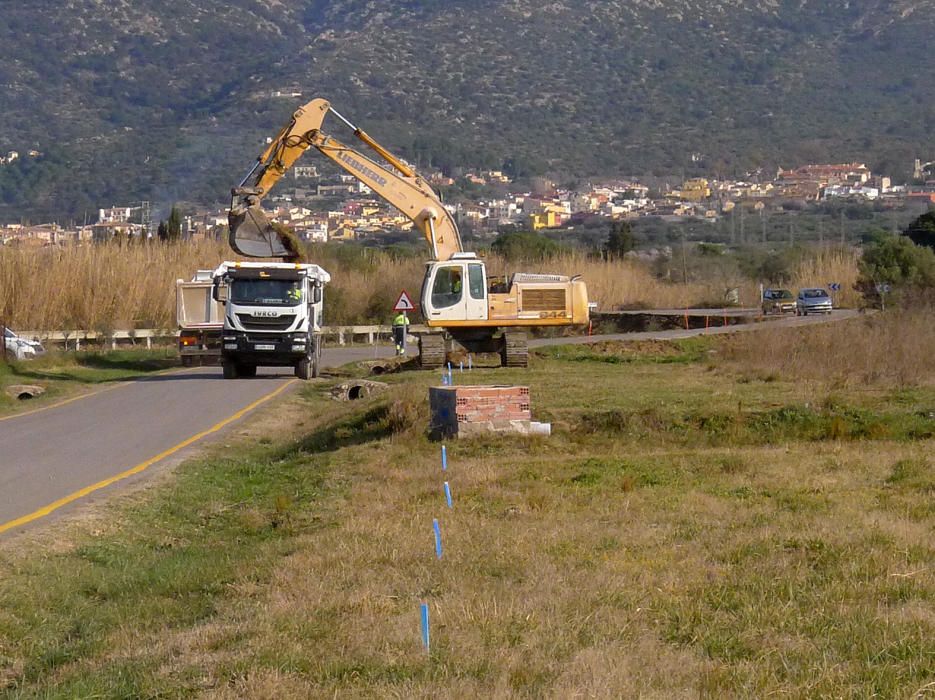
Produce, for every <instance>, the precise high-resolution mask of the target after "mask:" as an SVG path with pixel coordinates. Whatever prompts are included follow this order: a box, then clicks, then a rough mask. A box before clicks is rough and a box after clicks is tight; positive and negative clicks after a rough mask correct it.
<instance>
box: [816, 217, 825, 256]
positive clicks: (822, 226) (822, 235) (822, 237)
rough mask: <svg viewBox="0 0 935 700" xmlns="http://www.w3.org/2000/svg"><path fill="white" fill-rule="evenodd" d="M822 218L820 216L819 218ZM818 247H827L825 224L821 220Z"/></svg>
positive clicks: (819, 220) (819, 222) (819, 221)
mask: <svg viewBox="0 0 935 700" xmlns="http://www.w3.org/2000/svg"><path fill="white" fill-rule="evenodd" d="M820 216H821V215H820V214H819V217H820ZM818 245H819V246H821V247H822V248H824V246H825V224H824V222H823V221H822V220H821V218H819V219H818Z"/></svg>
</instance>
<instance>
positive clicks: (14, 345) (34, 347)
mask: <svg viewBox="0 0 935 700" xmlns="http://www.w3.org/2000/svg"><path fill="white" fill-rule="evenodd" d="M3 341H4V343H5V344H6V356H7V358H8V359H10V360H31V359H32V358H34V357H36V356H37V355H42V354H43V353H44V352H45V348H44V347H42V343H40V342H39V341H38V340H26V338H20V337H19V336H18V335H16V333H14V332H13V331H11V330H10V329H9V328H4V329H3Z"/></svg>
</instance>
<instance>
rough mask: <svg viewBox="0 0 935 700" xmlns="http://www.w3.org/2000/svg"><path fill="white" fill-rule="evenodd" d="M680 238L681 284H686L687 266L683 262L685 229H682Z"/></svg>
mask: <svg viewBox="0 0 935 700" xmlns="http://www.w3.org/2000/svg"><path fill="white" fill-rule="evenodd" d="M681 236H682V283H683V284H688V264H687V262H686V261H685V248H686V247H687V246H686V244H685V229H684V228H683V229H682V231H681Z"/></svg>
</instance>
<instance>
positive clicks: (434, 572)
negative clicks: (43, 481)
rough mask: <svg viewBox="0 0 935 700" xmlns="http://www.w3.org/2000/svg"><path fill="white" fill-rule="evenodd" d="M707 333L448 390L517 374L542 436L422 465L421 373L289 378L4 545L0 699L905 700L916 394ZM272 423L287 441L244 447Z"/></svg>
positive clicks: (924, 404) (920, 613) (912, 643)
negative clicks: (757, 355) (210, 443)
mask: <svg viewBox="0 0 935 700" xmlns="http://www.w3.org/2000/svg"><path fill="white" fill-rule="evenodd" d="M705 342H706V341H701V342H699V341H692V343H691V344H688V345H682V346H680V347H679V348H678V349H676V350H673V349H672V347H671V346H666V345H661V344H660V345H655V344H653V345H646V346H643V347H641V348H639V349H638V351H637V352H633V351H626V350H620V349H619V348H614V347H612V346H608V347H604V348H599V349H598V350H597V351H595V352H593V353H584V352H582V351H581V350H580V349H574V350H564V349H562V350H557V351H552V352H550V353H549V356H548V357H540V358H538V359H536V360H535V362H534V366H533V368H532V369H530V370H529V371H527V372H523V373H519V372H516V373H513V372H506V371H501V370H478V371H475V372H474V373H473V376H470V377H464V378H462V377H458V380H459V383H462V382H465V381H467V380H470V381H472V382H478V383H481V382H485V383H486V382H496V383H503V382H508V381H517V382H523V383H526V384H528V385H529V386H530V387H531V393H532V404H533V412H534V416H535V417H536V418H537V419H540V420H551V421H552V423H553V428H554V434H553V435H552V437H550V438H547V439H523V438H485V439H476V440H472V441H466V442H461V443H456V444H450V445H449V456H450V468H449V471H448V473H447V474H446V475H444V474H442V472H441V471H440V468H439V458H438V451H439V446H438V445H437V444H434V443H430V442H429V441H428V440H427V439H426V438H425V436H424V434H423V430H424V425H425V420H426V418H427V416H426V413H425V407H424V397H425V390H426V387H427V386H428V385H429V384H430V382H431V381H433V380H434V379H435V377H434V376H432V375H430V374H428V373H425V374H408V375H397V376H394V377H391V378H390V380H391V381H392V382H393V383H394V387H393V389H392V391H391V393H390V394H389V395H384V396H383V397H380V398H375V399H372V400H369V401H367V402H363V403H352V404H346V405H338V404H334V403H332V402H330V400H329V399H327V398H326V390H325V388H324V387H322V386H321V385H317V386H312V387H310V388H309V389H308V390H306V391H305V392H304V393H303V395H301V396H296V397H293V398H291V399H289V400H288V403H287V404H286V405H285V406H283V407H282V408H280V409H278V410H277V411H276V412H275V413H273V412H272V411H266V412H265V413H264V414H262V416H263V417H262V419H261V421H260V422H259V423H258V424H256V425H254V426H251V427H250V428H249V429H247V430H243V431H242V435H240V436H236V437H235V438H233V439H234V440H237V447H238V449H236V450H230V449H221V448H218V449H217V450H216V451H217V453H218V454H217V455H216V456H215V457H210V458H206V459H203V460H201V461H198V462H195V463H190V464H188V465H186V466H185V467H183V468H181V469H180V470H179V472H178V474H177V477H175V478H173V479H170V480H168V482H169V483H167V484H166V485H164V486H162V487H160V488H158V489H153V490H152V491H151V495H146V494H142V495H136V496H132V497H128V498H125V499H122V503H121V504H119V506H117V509H116V511H115V512H111V513H106V514H103V515H101V516H99V517H97V518H95V519H93V520H90V521H86V522H82V523H78V524H76V525H75V526H74V527H73V528H72V530H71V531H69V532H68V533H66V534H65V535H64V536H62V535H55V534H52V533H49V534H35V535H31V536H29V537H27V538H23V539H21V540H14V541H11V542H10V543H8V544H6V545H5V546H4V547H3V553H2V561H0V566H2V568H3V570H4V571H6V572H8V573H7V576H6V577H5V578H4V580H3V581H2V582H0V611H2V612H0V679H3V680H5V681H6V682H7V683H8V687H9V688H10V691H11V692H12V693H13V694H22V695H24V696H31V695H46V694H48V695H50V696H57V697H74V696H84V695H90V694H92V693H100V694H103V695H109V696H113V695H132V696H145V695H152V694H156V693H157V692H161V693H164V694H167V695H170V696H176V695H186V694H198V693H204V692H207V693H208V694H210V695H215V696H219V697H248V696H249V697H288V696H295V697H300V696H318V695H323V694H329V695H330V694H332V693H334V692H337V693H339V694H342V695H350V696H373V695H380V696H385V695H397V696H404V697H412V696H426V697H428V696H431V697H445V696H448V697H470V696H491V695H493V696H507V695H519V696H530V697H541V696H549V695H551V696H555V697H570V696H573V695H574V694H578V695H579V696H601V697H623V696H632V695H635V694H638V693H643V694H649V695H656V696H660V697H673V696H674V697H679V696H697V695H698V694H703V695H706V694H710V695H719V696H720V695H723V694H724V693H725V691H727V692H731V693H734V694H737V695H749V696H764V695H766V694H768V693H770V692H778V693H787V694H792V695H812V696H819V695H823V696H845V695H851V694H854V695H871V694H873V693H876V694H878V695H879V696H882V697H911V696H912V695H913V693H914V692H915V691H917V690H918V689H920V688H922V687H923V686H924V685H925V684H926V683H928V682H929V681H931V679H932V677H933V674H935V643H933V642H932V639H933V638H935V612H933V597H935V576H933V571H932V570H931V568H930V566H931V561H933V559H935V552H933V549H935V547H933V545H932V542H933V537H932V534H933V525H935V510H933V505H932V493H933V490H935V479H933V465H932V462H931V457H930V456H929V454H930V453H931V448H932V439H931V437H932V435H933V433H935V423H933V420H932V411H933V410H935V391H933V390H932V389H931V385H930V384H926V383H925V382H920V383H918V384H917V385H915V386H914V387H913V388H902V389H899V390H893V389H890V388H886V387H880V388H874V387H873V386H870V387H867V386H863V387H862V388H856V387H855V388H852V387H843V388H842V387H840V386H836V387H834V389H833V391H830V390H829V388H828V387H827V386H825V385H823V384H822V383H820V382H814V381H810V382H797V381H791V380H785V379H783V378H781V377H776V376H773V375H770V374H764V373H762V372H761V371H760V370H759V369H757V368H756V367H752V368H750V367H747V366H746V365H745V364H743V361H742V360H736V359H729V358H732V357H735V356H736V357H741V358H742V357H743V353H742V352H739V353H730V352H727V349H725V347H724V346H722V345H720V344H718V345H717V346H709V345H706V344H705ZM718 342H719V343H720V342H722V341H718ZM711 350H715V351H716V352H714V353H712V352H711ZM612 358H617V359H612ZM403 382H405V383H403ZM277 430H278V431H279V432H280V433H282V432H283V431H292V432H294V435H293V436H292V438H290V439H289V440H287V441H286V442H283V443H280V442H279V441H271V440H269V439H268V438H266V437H261V436H265V435H268V434H269V433H270V432H271V431H272V432H275V431H277ZM284 439H285V438H284ZM225 447H227V446H225ZM444 479H447V480H448V481H449V482H450V484H451V488H452V491H453V495H454V504H455V508H454V509H453V510H451V511H448V510H447V509H446V508H445V505H444V499H443V495H442V482H443V480H444ZM433 518H439V519H440V521H441V527H442V532H443V536H444V546H445V555H444V559H443V560H441V561H437V560H436V559H435V557H434V554H433V548H432V519H433ZM37 544H38V545H44V546H41V547H36V546H35V545H37ZM36 551H40V552H43V553H42V554H35V552H36ZM422 601H426V602H428V603H429V604H430V605H431V611H432V612H431V614H432V623H433V627H432V632H433V647H432V653H431V655H430V656H428V657H427V656H426V655H425V654H424V653H423V652H422V651H421V649H420V643H419V636H418V606H419V603H420V602H422Z"/></svg>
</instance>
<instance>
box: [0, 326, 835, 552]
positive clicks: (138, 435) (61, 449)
mask: <svg viewBox="0 0 935 700" xmlns="http://www.w3.org/2000/svg"><path fill="white" fill-rule="evenodd" d="M853 315H854V312H849V311H836V312H835V313H834V315H833V316H832V317H831V320H840V319H843V318H847V317H850V316H853ZM827 320H829V319H828V318H827V317H814V316H810V317H806V318H785V319H780V320H775V321H771V322H770V324H769V325H770V326H772V327H775V326H799V325H807V324H811V323H820V322H823V321H827ZM760 327H762V324H746V325H736V326H728V327H726V328H720V327H717V328H711V329H708V330H705V329H694V330H687V331H686V330H670V331H659V332H647V333H625V334H617V335H602V336H589V337H588V336H585V337H571V338H551V339H538V340H533V341H531V342H530V346H532V347H539V346H542V345H548V344H565V343H589V342H598V341H602V340H617V339H620V340H645V339H666V338H685V337H689V336H694V335H700V334H704V333H708V334H717V333H724V332H735V331H747V330H755V329H756V328H760ZM392 354H393V350H392V348H391V347H381V346H367V347H355V348H326V349H325V351H324V355H323V365H324V366H325V367H335V366H339V365H342V364H345V363H347V362H352V361H360V360H366V359H376V358H379V357H388V356H391V355H392ZM296 386H298V382H297V381H293V378H292V375H291V373H288V372H287V370H285V369H283V370H275V369H271V368H260V370H259V374H258V376H257V377H255V378H251V379H239V380H233V381H231V380H228V381H225V380H224V379H222V377H221V371H220V368H218V367H203V368H201V367H200V368H193V369H187V370H179V371H176V372H170V373H166V374H160V375H157V376H152V377H146V378H142V379H138V380H135V381H131V382H127V383H124V384H120V385H117V386H114V387H111V388H108V389H105V390H103V391H100V392H97V393H94V394H91V395H89V396H85V397H82V398H80V399H77V400H73V401H71V402H67V403H64V404H62V405H58V406H53V407H50V408H47V409H41V410H38V411H35V412H32V413H26V414H22V415H14V416H11V417H9V418H4V419H0V534H2V533H4V532H15V531H18V530H21V529H23V528H25V527H26V526H28V525H29V524H30V523H33V522H35V521H38V520H41V519H44V518H45V517H47V516H49V515H52V514H53V513H54V514H60V513H61V512H62V511H63V510H64V509H67V508H68V507H69V506H70V505H72V504H74V503H78V502H83V501H86V500H87V499H88V498H89V497H93V496H94V495H95V494H101V493H105V489H107V488H108V487H110V486H111V485H112V484H114V483H116V482H118V481H120V482H125V480H127V479H133V478H140V477H139V476H138V475H139V474H141V473H142V472H144V471H145V470H146V469H148V468H149V467H151V466H153V465H156V464H158V465H160V466H165V465H167V464H170V463H173V462H176V461H179V460H180V459H183V458H184V457H185V456H186V454H188V453H189V451H190V450H192V449H194V446H195V445H196V443H200V442H202V441H203V440H205V439H206V438H208V437H209V436H216V435H219V434H222V433H223V432H224V430H226V429H228V428H229V427H230V426H231V425H232V424H235V423H236V422H237V421H239V420H241V419H243V417H244V416H245V415H247V414H248V413H249V412H250V411H251V410H253V409H254V408H256V407H258V406H259V405H261V404H262V403H264V402H265V401H267V400H269V399H271V398H273V397H274V396H276V395H278V394H280V393H282V392H285V391H289V390H291V389H293V388H295V387H296Z"/></svg>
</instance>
